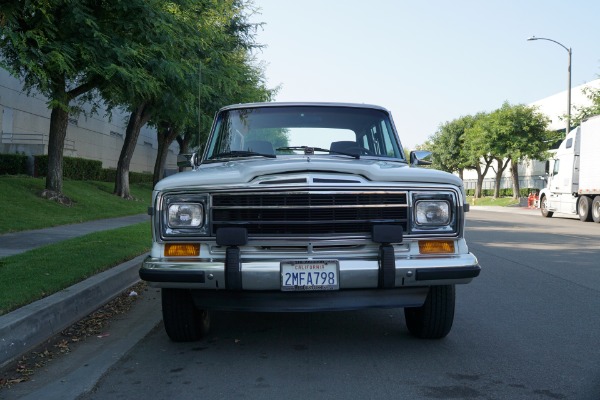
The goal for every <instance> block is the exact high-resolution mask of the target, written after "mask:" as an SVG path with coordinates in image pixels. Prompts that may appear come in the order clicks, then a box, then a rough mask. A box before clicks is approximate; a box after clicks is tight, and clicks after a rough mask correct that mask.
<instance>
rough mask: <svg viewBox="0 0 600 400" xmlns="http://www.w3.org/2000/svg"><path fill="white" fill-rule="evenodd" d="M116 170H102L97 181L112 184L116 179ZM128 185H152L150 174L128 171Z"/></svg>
mask: <svg viewBox="0 0 600 400" xmlns="http://www.w3.org/2000/svg"><path fill="white" fill-rule="evenodd" d="M116 174H117V170H116V169H114V168H102V171H100V177H99V178H98V180H99V181H102V182H114V181H115V179H116ZM129 183H130V184H134V183H149V184H151V183H152V174H150V173H147V172H131V171H129Z"/></svg>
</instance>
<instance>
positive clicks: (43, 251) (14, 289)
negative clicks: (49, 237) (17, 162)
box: [0, 175, 152, 315]
mask: <svg viewBox="0 0 600 400" xmlns="http://www.w3.org/2000/svg"><path fill="white" fill-rule="evenodd" d="M63 185H64V186H63V194H64V195H66V196H67V197H69V198H70V199H71V200H73V201H74V204H73V205H72V206H71V207H67V206H64V205H61V204H58V203H56V202H53V201H49V200H45V199H42V198H41V197H40V196H39V195H40V193H41V192H42V190H44V186H45V179H42V178H31V177H27V176H8V175H4V176H0V208H1V210H2V212H0V234H3V233H7V232H15V231H23V230H30V229H40V228H47V227H51V226H57V225H65V224H73V223H78V222H84V221H91V220H96V219H102V218H112V217H120V216H125V215H134V214H143V213H144V214H145V213H146V212H147V210H148V206H149V205H150V201H151V200H150V199H151V195H152V185H151V184H132V185H131V195H132V196H133V197H134V199H133V200H125V199H122V198H120V197H117V196H115V195H113V194H112V191H113V187H114V183H109V182H94V181H71V180H65V181H64V183H63ZM151 239H152V238H151V233H150V223H149V222H144V223H141V224H137V225H133V226H129V227H125V228H120V229H115V230H110V231H105V232H99V233H93V234H90V235H86V236H82V237H80V238H76V239H71V240H67V241H64V242H60V243H57V244H52V245H49V246H45V247H42V248H39V249H35V250H31V251H28V252H25V253H22V254H18V255H15V256H12V257H6V258H0V315H2V314H5V313H7V312H10V311H12V310H14V309H16V308H19V307H22V306H24V305H26V304H29V303H31V302H33V301H36V300H39V299H41V298H43V297H46V296H48V295H50V294H52V293H55V292H58V291H60V290H63V289H65V288H67V287H69V286H71V285H73V284H75V283H77V282H80V281H82V280H84V279H86V278H88V277H90V276H92V275H94V274H97V273H99V272H101V271H104V270H107V269H109V268H111V267H113V266H115V265H118V264H120V263H122V262H124V261H127V260H130V259H132V258H134V257H136V256H138V255H140V254H143V253H145V252H147V251H148V250H149V249H150V246H151ZM99 306H100V305H99Z"/></svg>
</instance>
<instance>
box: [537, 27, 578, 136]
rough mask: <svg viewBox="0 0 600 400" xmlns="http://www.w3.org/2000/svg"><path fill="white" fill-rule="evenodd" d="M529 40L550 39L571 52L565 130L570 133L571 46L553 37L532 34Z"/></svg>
mask: <svg viewBox="0 0 600 400" xmlns="http://www.w3.org/2000/svg"><path fill="white" fill-rule="evenodd" d="M527 40H548V41H550V42H553V43H556V44H557V45H559V46H560V47H562V48H563V49H565V50H566V51H567V53H569V71H568V72H569V80H568V85H569V86H568V89H567V131H566V132H565V135H568V134H569V130H570V129H571V53H572V51H571V48H570V47H569V48H567V46H565V45H564V44H562V43H559V42H557V41H556V40H552V39H548V38H541V37H535V36H532V37H530V38H528V39H527Z"/></svg>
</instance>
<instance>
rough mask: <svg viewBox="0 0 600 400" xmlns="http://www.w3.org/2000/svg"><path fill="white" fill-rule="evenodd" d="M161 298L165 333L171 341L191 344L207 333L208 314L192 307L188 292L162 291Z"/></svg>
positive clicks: (180, 290) (192, 303) (181, 290)
mask: <svg viewBox="0 0 600 400" xmlns="http://www.w3.org/2000/svg"><path fill="white" fill-rule="evenodd" d="M161 297H162V314H163V322H164V324H165V331H167V335H168V336H169V338H170V339H171V340H172V341H174V342H193V341H197V340H200V339H202V337H204V336H205V335H206V334H207V333H208V330H209V327H210V314H209V313H208V311H207V310H198V309H197V308H196V307H195V306H194V301H193V299H192V294H191V292H190V291H189V290H186V289H162V290H161Z"/></svg>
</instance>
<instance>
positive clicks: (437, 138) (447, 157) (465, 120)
mask: <svg viewBox="0 0 600 400" xmlns="http://www.w3.org/2000/svg"><path fill="white" fill-rule="evenodd" d="M475 120H476V118H475V117H473V116H470V115H467V116H463V117H460V118H458V119H455V120H453V121H450V122H446V123H444V124H442V125H441V126H440V127H439V129H438V131H437V132H436V133H435V134H434V135H433V136H432V137H431V138H430V139H429V142H428V143H429V146H428V147H429V148H427V149H426V150H429V151H431V152H432V153H433V163H432V167H433V168H436V169H441V170H442V171H447V172H457V171H459V170H461V169H464V168H466V167H469V166H471V165H472V164H473V162H472V161H471V159H470V158H469V154H468V152H467V151H466V149H465V147H464V141H465V138H464V134H465V132H466V131H467V130H468V129H470V128H471V127H472V126H473V125H474V123H475Z"/></svg>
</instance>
